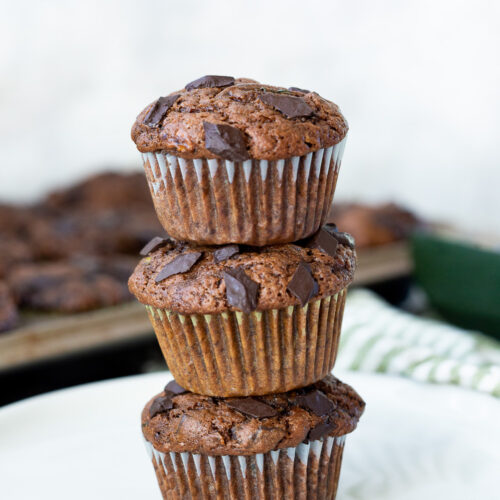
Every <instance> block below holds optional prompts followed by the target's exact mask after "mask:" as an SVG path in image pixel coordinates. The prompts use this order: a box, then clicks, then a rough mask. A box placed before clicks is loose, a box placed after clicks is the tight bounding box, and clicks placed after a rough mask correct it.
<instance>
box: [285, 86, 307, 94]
mask: <svg viewBox="0 0 500 500" xmlns="http://www.w3.org/2000/svg"><path fill="white" fill-rule="evenodd" d="M288 90H293V91H294V92H304V94H310V93H311V91H310V90H306V89H299V87H288Z"/></svg>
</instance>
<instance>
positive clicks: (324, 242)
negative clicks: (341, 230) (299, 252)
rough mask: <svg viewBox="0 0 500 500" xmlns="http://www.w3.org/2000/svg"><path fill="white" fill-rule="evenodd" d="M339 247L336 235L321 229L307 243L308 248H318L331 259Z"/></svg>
mask: <svg viewBox="0 0 500 500" xmlns="http://www.w3.org/2000/svg"><path fill="white" fill-rule="evenodd" d="M337 245H338V241H337V238H336V237H335V235H334V234H331V233H330V232H328V231H326V230H325V229H320V230H319V231H318V232H316V233H315V234H314V235H313V236H311V238H309V240H308V241H307V243H306V247H309V248H317V249H319V250H321V251H322V252H323V253H326V254H327V255H329V256H330V257H333V256H334V255H335V254H336V253H337Z"/></svg>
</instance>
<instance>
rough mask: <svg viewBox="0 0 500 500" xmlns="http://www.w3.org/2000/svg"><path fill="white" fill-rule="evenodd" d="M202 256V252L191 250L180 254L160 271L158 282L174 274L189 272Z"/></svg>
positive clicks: (157, 277)
mask: <svg viewBox="0 0 500 500" xmlns="http://www.w3.org/2000/svg"><path fill="white" fill-rule="evenodd" d="M200 257H201V252H190V253H183V254H181V255H178V256H177V257H176V258H175V259H174V260H173V261H172V262H169V263H168V264H167V265H166V266H165V267H164V268H163V269H162V270H161V271H160V272H159V273H158V275H157V276H156V278H155V281H156V283H159V282H160V281H163V280H164V279H167V278H168V277H170V276H173V275H174V274H179V273H186V272H188V271H189V270H190V269H191V268H192V267H193V266H194V265H195V264H196V263H197V262H198V260H199V259H200Z"/></svg>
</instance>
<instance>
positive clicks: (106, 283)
mask: <svg viewBox="0 0 500 500" xmlns="http://www.w3.org/2000/svg"><path fill="white" fill-rule="evenodd" d="M81 264H82V263H80V264H79V263H77V262H63V261H60V262H54V263H50V262H49V263H36V264H23V265H19V266H17V267H16V268H15V269H14V270H13V271H12V272H11V273H10V274H9V277H8V280H9V286H10V289H11V290H12V294H13V295H14V297H15V299H16V301H17V303H18V304H19V305H20V306H21V307H24V308H27V309H34V310H39V311H57V312H62V313H74V312H82V311H89V310H92V309H98V308H100V307H107V306H113V305H117V304H120V303H122V302H124V301H126V300H129V299H130V295H129V293H128V290H127V287H126V285H125V283H124V281H122V280H120V279H118V278H115V277H114V276H112V275H111V273H105V272H103V271H102V270H100V269H97V268H94V269H92V270H90V269H88V268H87V267H85V266H83V265H81Z"/></svg>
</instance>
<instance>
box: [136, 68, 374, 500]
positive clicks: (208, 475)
mask: <svg viewBox="0 0 500 500" xmlns="http://www.w3.org/2000/svg"><path fill="white" fill-rule="evenodd" d="M347 129H348V127H347V123H346V121H345V119H344V118H343V116H342V115H341V113H340V111H339V109H338V107H337V106H336V105H335V104H333V103H332V102H330V101H327V100H325V99H323V98H321V97H320V96H319V95H318V94H317V93H315V92H310V91H307V90H302V89H298V88H295V87H291V88H289V89H286V88H281V87H273V86H269V85H262V84H260V83H257V82H255V81H253V80H249V79H243V78H240V79H234V78H232V77H228V76H205V77H202V78H200V79H198V80H195V81H193V82H191V83H189V84H187V85H186V86H185V88H184V89H183V90H180V91H178V92H174V93H172V94H170V95H168V96H166V97H160V98H159V99H158V100H157V101H155V102H154V103H152V104H150V105H149V106H148V107H147V108H146V109H145V110H144V111H143V112H142V113H140V114H139V116H138V117H137V120H136V122H135V124H134V126H133V128H132V138H133V140H134V142H135V143H136V145H137V148H138V149H139V151H141V153H142V156H143V160H144V167H145V170H146V176H147V179H148V183H149V186H150V189H151V195H152V197H153V201H154V205H155V209H156V212H157V215H158V218H159V220H160V222H161V223H162V225H163V227H164V228H165V230H166V232H167V233H168V235H169V236H168V237H158V238H155V239H154V240H152V241H151V242H150V243H149V244H148V245H146V247H145V248H144V249H143V251H142V255H143V257H144V258H143V259H142V260H141V262H140V263H139V265H138V266H137V268H136V270H135V272H134V274H133V275H132V276H131V278H130V280H129V288H130V290H131V292H132V293H133V294H134V295H135V296H136V297H137V299H138V300H139V301H140V302H142V303H143V304H145V306H146V308H147V310H148V313H149V316H150V319H151V322H152V324H153V327H154V330H155V332H156V335H157V337H158V341H159V343H160V346H161V349H162V352H163V354H164V356H165V360H166V362H167V364H168V367H169V368H170V370H171V372H172V374H173V375H174V378H175V381H172V382H170V383H169V384H167V386H166V387H165V389H164V390H163V392H161V393H160V394H159V395H157V396H155V397H154V398H153V399H151V400H150V401H149V403H147V404H146V407H145V408H144V410H143V413H142V431H143V435H144V438H145V440H146V444H147V447H148V449H149V450H150V451H151V456H152V462H153V466H154V468H155V471H156V475H157V478H158V483H159V485H160V489H161V492H162V495H163V497H164V498H168V499H186V498H193V499H216V498H217V499H218V498H228V499H229V498H231V499H240V498H241V499H261V498H266V499H284V498H286V499H288V498H307V499H320V498H321V499H323V498H328V499H333V498H334V497H335V494H336V489H337V483H338V477H339V472H340V464H341V459H342V451H343V447H344V440H345V436H346V434H348V433H350V432H351V431H353V430H354V429H355V427H356V425H357V422H358V419H359V417H360V416H361V414H362V412H363V409H364V402H363V401H362V399H361V398H360V397H359V396H358V394H357V393H356V392H355V391H354V390H353V389H352V388H351V387H349V386H348V385H346V384H344V383H342V382H340V381H339V380H337V379H336V378H335V377H334V376H332V375H331V374H330V372H331V370H332V368H333V365H334V363H335V357H336V354H337V348H338V343H339V335H340V327H341V322H342V314H343V308H344V302H345V294H346V289H347V286H348V285H349V284H350V283H351V281H352V279H353V274H354V268H355V251H354V245H353V241H352V238H350V236H349V235H348V234H345V233H341V232H338V231H337V230H336V227H335V226H334V225H327V226H322V225H323V224H324V222H325V220H326V217H327V215H328V211H329V209H330V205H331V202H332V198H333V194H334V191H335V185H336V182H337V176H338V171H339V167H340V161H341V157H342V152H343V149H344V144H345V138H346V134H347Z"/></svg>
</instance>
